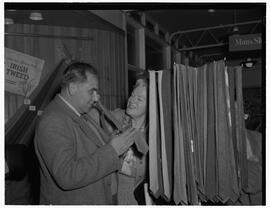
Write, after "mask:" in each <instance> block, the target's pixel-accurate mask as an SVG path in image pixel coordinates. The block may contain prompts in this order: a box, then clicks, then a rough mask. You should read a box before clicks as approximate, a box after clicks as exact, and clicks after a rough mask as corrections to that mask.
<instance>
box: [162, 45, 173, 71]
mask: <svg viewBox="0 0 270 208" xmlns="http://www.w3.org/2000/svg"><path fill="white" fill-rule="evenodd" d="M162 54H163V67H164V68H165V69H170V68H171V47H170V46H165V47H163V53H162Z"/></svg>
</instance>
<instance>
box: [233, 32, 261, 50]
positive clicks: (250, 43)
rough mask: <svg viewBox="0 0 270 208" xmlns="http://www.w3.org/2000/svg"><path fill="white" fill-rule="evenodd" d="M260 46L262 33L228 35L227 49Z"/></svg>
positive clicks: (254, 48) (258, 47)
mask: <svg viewBox="0 0 270 208" xmlns="http://www.w3.org/2000/svg"><path fill="white" fill-rule="evenodd" d="M261 48H262V35H261V34H260V33H258V34H248V35H232V36H230V37H229V51H250V50H259V49H261Z"/></svg>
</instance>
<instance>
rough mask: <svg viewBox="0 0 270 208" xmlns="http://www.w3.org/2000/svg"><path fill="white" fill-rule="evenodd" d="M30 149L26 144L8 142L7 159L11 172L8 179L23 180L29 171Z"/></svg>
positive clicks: (6, 148) (7, 176)
mask: <svg viewBox="0 0 270 208" xmlns="http://www.w3.org/2000/svg"><path fill="white" fill-rule="evenodd" d="M27 155H28V150H27V147H26V146H25V145H24V144H8V145H6V146H5V161H6V162H7V164H8V169H9V172H8V173H7V174H6V176H5V178H6V179H7V180H21V179H23V178H24V177H25V175H26V171H27Z"/></svg>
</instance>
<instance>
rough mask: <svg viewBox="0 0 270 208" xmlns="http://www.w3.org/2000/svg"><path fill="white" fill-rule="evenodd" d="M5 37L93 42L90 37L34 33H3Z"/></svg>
mask: <svg viewBox="0 0 270 208" xmlns="http://www.w3.org/2000/svg"><path fill="white" fill-rule="evenodd" d="M5 36H20V37H34V38H41V37H42V38H54V39H55V38H56V39H73V40H94V39H93V38H92V37H80V36H65V35H49V34H34V33H15V32H5Z"/></svg>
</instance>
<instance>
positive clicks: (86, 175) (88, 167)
mask: <svg viewBox="0 0 270 208" xmlns="http://www.w3.org/2000/svg"><path fill="white" fill-rule="evenodd" d="M96 133H97V131H93V130H91V128H90V127H89V125H88V124H87V123H86V122H85V121H84V120H83V118H82V117H79V116H78V115H76V114H75V112H74V111H72V110H71V109H70V108H69V107H68V106H67V105H66V104H65V103H64V102H63V100H61V99H60V97H59V96H56V97H55V99H54V100H53V101H52V102H51V103H50V104H49V106H48V107H47V108H46V109H45V111H44V113H43V115H42V117H41V119H40V121H39V122H38V125H37V129H36V135H35V151H36V154H37V157H38V160H39V163H40V183H41V184H40V204H66V205H67V204H75V205H79V204H85V205H86V204H88V205H100V204H102V205H106V204H111V203H112V196H111V187H110V186H111V173H113V172H114V171H116V170H118V169H120V167H121V164H120V161H119V158H118V156H117V153H116V151H115V150H114V149H113V147H112V146H111V145H109V144H105V145H102V143H101V142H100V140H99V139H98V136H97V135H96Z"/></svg>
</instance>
